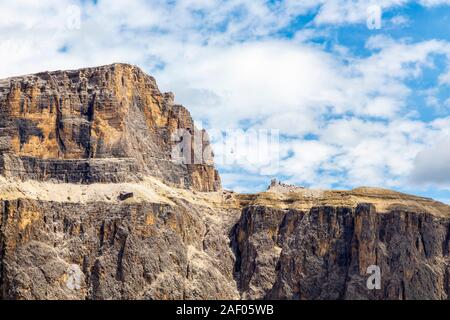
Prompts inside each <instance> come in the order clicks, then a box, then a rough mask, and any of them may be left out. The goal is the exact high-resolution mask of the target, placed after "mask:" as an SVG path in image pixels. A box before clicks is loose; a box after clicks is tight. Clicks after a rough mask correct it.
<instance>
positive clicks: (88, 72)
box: [0, 64, 450, 300]
mask: <svg viewBox="0 0 450 320" xmlns="http://www.w3.org/2000/svg"><path fill="white" fill-rule="evenodd" d="M187 133H188V134H187ZM192 135H193V136H194V138H192ZM198 136H200V140H201V143H200V144H198V143H195V141H194V140H195V137H197V138H198ZM186 139H187V140H186ZM182 140H183V141H182ZM180 142H184V144H183V146H184V147H185V146H188V148H189V152H188V155H189V156H194V157H193V158H195V157H196V156H195V154H196V152H197V151H195V148H199V149H200V151H202V152H201V153H202V154H206V155H208V154H211V151H210V148H209V142H208V139H207V135H206V133H205V132H204V131H200V130H197V129H196V128H195V127H194V124H193V121H192V118H191V117H190V115H189V112H188V111H187V110H186V109H185V108H184V107H182V106H177V105H174V103H173V95H172V94H162V93H160V92H159V90H158V88H157V86H156V84H155V81H154V79H153V78H151V77H149V76H147V75H145V74H144V73H143V72H142V71H140V70H139V69H138V68H136V67H133V66H129V65H122V64H116V65H111V66H104V67H98V68H91V69H82V70H77V71H64V72H62V71H61V72H50V73H48V72H47V73H41V74H37V75H30V76H24V77H18V78H11V79H6V80H1V81H0V298H1V299H30V300H32V299H449V297H450V295H449V293H450V292H449V291H450V280H449V279H450V207H449V206H447V205H444V204H442V203H439V202H435V201H433V200H431V199H426V198H421V197H415V196H409V195H405V194H401V193H397V192H393V191H388V190H382V189H373V188H358V189H355V190H351V191H321V190H308V189H305V188H301V187H295V186H290V185H285V184H282V183H278V182H274V183H273V185H272V187H271V188H269V189H268V191H267V192H263V193H260V194H254V195H241V194H236V193H233V192H229V191H223V190H221V187H220V178H219V176H218V174H217V171H216V170H215V169H214V166H213V163H212V155H211V156H208V157H206V158H207V159H202V161H200V162H198V161H194V162H193V163H191V162H189V161H188V163H186V162H182V161H178V160H179V159H177V157H178V156H179V154H178V153H177V152H175V153H174V152H173V150H174V147H175V150H178V151H181V150H179V149H177V146H178V144H179V143H180ZM186 142H188V143H187V144H186ZM183 151H184V152H186V150H183ZM373 266H375V267H377V268H379V270H380V271H381V274H380V285H381V286H380V289H375V290H372V289H370V288H368V287H367V281H368V279H369V277H370V275H371V274H368V268H369V270H370V268H371V267H373Z"/></svg>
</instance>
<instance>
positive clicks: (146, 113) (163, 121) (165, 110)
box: [0, 64, 221, 191]
mask: <svg viewBox="0 0 450 320" xmlns="http://www.w3.org/2000/svg"><path fill="white" fill-rule="evenodd" d="M186 132H188V133H190V134H191V136H192V139H194V137H197V139H199V140H200V141H199V142H198V143H197V145H198V144H200V148H201V150H200V152H198V154H200V155H201V156H202V157H203V155H206V156H205V157H204V159H200V161H197V162H196V161H191V162H189V163H184V164H183V163H176V162H174V161H172V160H173V159H172V152H173V146H174V145H175V144H176V143H177V142H178V140H177V139H179V138H183V137H184V136H183V134H185V133H186ZM192 149H194V147H192ZM208 151H210V150H209V143H208V137H207V135H206V133H205V132H204V131H203V130H198V129H196V128H195V126H194V122H193V120H192V118H191V116H190V114H189V112H188V111H187V110H186V108H184V107H183V106H180V105H175V104H174V96H173V94H171V93H161V92H160V91H159V89H158V87H157V85H156V82H155V80H154V79H153V78H152V77H150V76H148V75H146V74H145V73H144V72H142V71H141V70H140V69H139V68H137V67H134V66H130V65H126V64H114V65H109V66H102V67H96V68H87V69H81V70H72V71H56V72H44V73H39V74H35V75H28V76H22V77H16V78H10V79H5V80H1V81H0V173H1V174H2V175H5V176H11V177H18V178H21V179H25V178H28V177H29V178H33V179H55V180H58V181H63V182H117V181H118V180H120V181H124V180H127V179H132V178H139V176H138V173H139V174H150V175H152V176H157V177H159V178H161V179H164V181H166V182H168V183H173V184H174V185H178V186H183V187H192V188H194V189H196V190H199V191H217V190H219V189H220V188H221V184H220V178H219V175H218V173H217V171H216V170H215V169H214V166H213V157H212V153H211V152H209V153H208ZM111 158H114V159H121V161H117V160H116V161H110V160H109V159H111ZM105 159H106V161H105ZM60 160H71V161H66V162H61V161H60ZM86 160H89V161H86ZM97 168H100V170H97ZM124 171H128V172H129V173H130V175H131V176H128V177H127V176H126V175H124V174H123V172H124ZM101 172H103V173H104V175H102V174H101ZM116 172H118V174H115V173H116ZM114 175H115V177H113V176H114Z"/></svg>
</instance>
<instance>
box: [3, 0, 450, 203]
mask: <svg viewBox="0 0 450 320" xmlns="http://www.w3.org/2000/svg"><path fill="white" fill-rule="evenodd" d="M0 5H1V8H2V10H1V12H0V36H1V37H2V41H1V42H0V76H1V77H7V76H12V75H18V74H24V73H32V72H39V71H42V70H55V69H70V68H79V67H86V66H94V65H102V64H108V63H113V62H127V63H132V64H136V65H138V66H140V67H141V68H143V69H144V70H145V71H146V72H148V73H150V74H152V75H153V76H155V78H156V79H157V81H158V84H159V86H160V88H161V89H162V90H164V91H173V92H174V93H175V95H176V101H177V102H178V103H181V104H184V105H185V106H187V107H188V109H189V110H191V112H192V114H193V116H194V118H195V119H196V120H197V121H198V122H199V124H200V125H202V126H204V127H206V128H207V129H208V130H209V131H211V132H212V135H213V137H216V138H217V137H219V136H223V132H226V131H227V130H228V131H232V130H234V132H236V130H237V132H240V133H241V134H242V135H243V136H244V137H247V138H248V137H249V135H250V133H256V134H259V137H261V136H263V135H264V134H266V133H267V132H269V133H272V137H274V136H276V137H278V138H279V140H278V141H279V143H278V144H277V145H276V146H274V145H273V144H269V145H267V144H264V143H261V141H260V140H261V139H260V140H258V141H256V142H255V141H253V143H250V144H247V145H245V144H239V143H238V144H236V140H235V141H234V142H233V139H229V140H230V141H231V143H235V145H233V146H232V147H231V148H230V146H228V147H226V148H224V146H223V144H221V143H219V142H217V143H216V144H215V148H216V155H217V159H216V160H217V165H218V167H219V168H220V170H221V173H222V178H223V182H224V185H225V187H227V188H230V189H234V190H236V191H241V192H255V191H261V190H263V189H265V187H266V186H267V185H268V183H269V181H270V179H271V178H273V177H278V178H280V179H282V180H285V181H286V182H290V183H294V184H299V185H304V186H308V187H312V188H345V189H347V188H353V187H357V186H361V185H366V186H376V187H384V188H390V189H395V190H399V191H404V192H408V193H414V194H420V195H424V196H429V197H433V198H436V199H438V200H441V201H445V202H448V203H450V148H449V145H450V32H449V27H448V26H449V23H450V1H448V0H421V1H409V0H380V1H349V0H328V1H325V0H322V1H314V0H305V1H295V0H285V1H281V0H278V1H276V0H272V1H263V0H254V1H243V0H229V1H223V0H172V1H162V0H150V1H143V0H135V1H127V2H125V1H119V0H109V1H107V0H98V1H89V0H84V1H76V0H60V1H56V0H46V1H39V2H32V1H28V0H19V1H14V2H12V1H4V0H0ZM369 7H370V8H372V10H373V8H374V7H375V8H379V9H380V10H381V12H382V16H381V26H380V28H379V29H369V28H368V25H367V19H368V12H367V9H368V8H369ZM239 130H242V131H239ZM238 140H239V139H238ZM241 140H245V139H241ZM228 142H229V141H228ZM230 150H232V151H233V152H230ZM237 152H238V153H239V155H240V156H239V158H236V153H237ZM256 154H258V155H260V156H259V157H255V155H256ZM233 157H234V158H233Z"/></svg>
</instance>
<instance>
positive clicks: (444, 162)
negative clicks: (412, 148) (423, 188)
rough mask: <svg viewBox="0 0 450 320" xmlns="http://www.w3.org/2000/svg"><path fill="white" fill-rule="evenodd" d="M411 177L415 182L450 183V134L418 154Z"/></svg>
mask: <svg viewBox="0 0 450 320" xmlns="http://www.w3.org/2000/svg"><path fill="white" fill-rule="evenodd" d="M431 143H433V142H431ZM411 177H412V181H413V182H416V183H420V184H426V185H435V186H436V185H438V186H439V185H441V186H445V187H448V186H449V185H450V136H447V137H445V138H443V139H441V140H439V141H437V142H435V143H433V144H432V145H431V146H430V147H427V148H425V149H424V150H422V151H421V152H420V153H419V154H418V155H417V157H416V158H415V161H414V170H413V171H412V175H411Z"/></svg>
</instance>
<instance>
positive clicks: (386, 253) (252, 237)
mask: <svg viewBox="0 0 450 320" xmlns="http://www.w3.org/2000/svg"><path fill="white" fill-rule="evenodd" d="M449 227H450V219H448V218H447V219H442V218H436V217H434V216H432V215H430V214H428V213H424V212H414V211H410V210H408V209H406V210H405V209H401V208H398V209H393V210H392V211H389V212H388V213H385V214H379V213H377V212H376V208H375V207H374V206H373V205H371V204H359V205H358V206H357V207H356V208H351V207H333V206H320V207H313V208H311V210H310V211H309V212H304V211H298V210H280V209H275V210H273V209H270V208H266V207H259V206H255V207H253V206H252V207H248V208H246V209H245V210H244V212H243V215H242V217H241V219H240V221H239V223H238V225H237V227H236V230H235V232H234V240H235V248H236V252H237V253H238V255H237V258H238V259H237V262H236V274H237V277H238V283H239V288H240V291H241V292H242V294H243V297H244V298H247V299H305V300H314V299H328V300H329V299H408V300H410V299H447V298H448V297H449V284H450V283H449V280H448V279H449V278H448V275H449V271H450V267H449V239H450V229H449ZM370 266H378V267H379V268H380V270H381V272H382V273H381V289H380V290H369V289H368V287H367V285H366V282H367V279H368V278H369V275H370V274H369V275H368V273H367V270H368V267H370Z"/></svg>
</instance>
